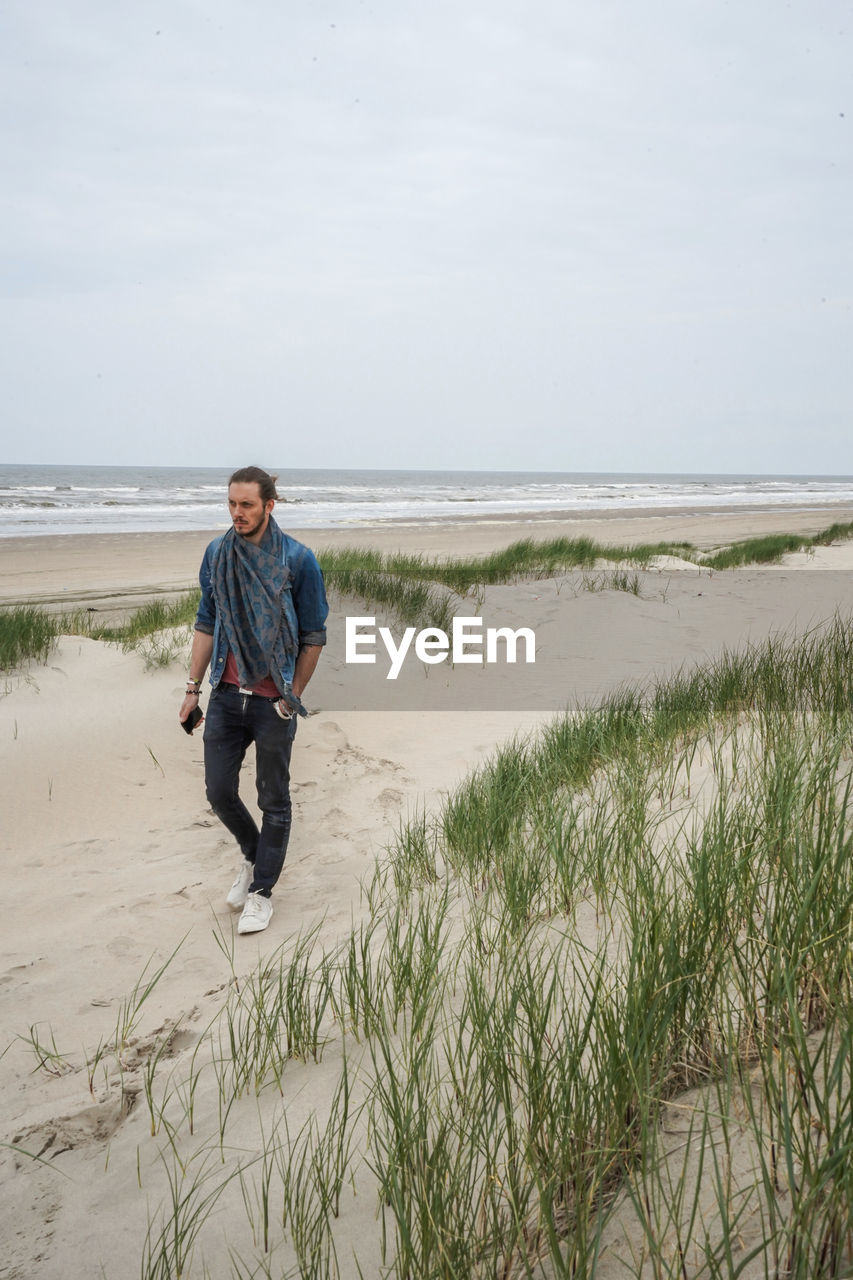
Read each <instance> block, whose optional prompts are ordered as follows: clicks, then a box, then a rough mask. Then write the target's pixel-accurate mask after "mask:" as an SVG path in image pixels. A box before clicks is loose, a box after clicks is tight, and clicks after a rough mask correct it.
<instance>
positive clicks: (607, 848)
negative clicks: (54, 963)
mask: <svg viewBox="0 0 853 1280" xmlns="http://www.w3.org/2000/svg"><path fill="white" fill-rule="evenodd" d="M851 690H853V624H851V622H850V621H843V620H841V619H837V620H836V621H835V623H834V624H833V625H831V626H829V627H827V628H826V629H824V630H822V631H820V632H814V633H813V634H811V635H810V636H807V637H806V638H805V639H803V640H798V641H796V642H793V641H791V642H787V641H783V640H774V641H772V642H767V643H765V644H763V645H760V646H755V647H753V648H751V649H749V650H746V651H744V652H743V653H737V654H727V655H724V656H723V657H721V658H720V659H719V660H718V661H717V662H715V663H713V664H711V665H710V666H709V667H707V668H706V669H704V670H701V671H695V672H692V673H690V674H689V675H683V676H680V677H677V678H675V679H673V680H668V681H659V682H656V683H653V684H651V685H649V686H648V687H646V688H643V689H637V688H625V689H623V690H622V691H621V692H619V693H617V694H615V695H614V696H613V697H612V698H610V699H608V701H607V702H606V703H605V704H603V705H602V706H600V707H597V708H593V709H590V710H584V711H578V712H577V713H576V714H574V715H571V716H563V717H561V718H560V719H558V720H555V721H553V722H552V723H551V724H549V725H547V726H545V727H544V728H543V729H542V730H541V731H539V732H538V733H536V734H535V735H533V736H531V737H529V738H526V739H519V740H517V741H515V742H513V743H511V744H510V745H509V746H507V747H505V748H503V749H502V750H500V751H498V752H496V753H495V754H494V755H493V757H492V758H491V759H490V760H489V761H487V762H486V763H485V764H484V765H482V766H481V767H479V768H477V769H476V770H474V771H473V772H472V774H471V775H470V777H469V778H468V780H467V781H466V782H465V783H464V784H463V785H462V786H461V787H460V788H458V789H457V791H455V792H454V793H453V794H452V795H450V796H448V797H447V799H446V800H445V801H444V802H443V803H442V804H441V805H439V807H438V808H437V809H436V811H435V812H433V813H430V814H426V813H419V814H416V815H413V816H412V817H411V818H410V819H409V820H408V821H406V822H404V823H403V824H402V825H401V828H400V831H399V834H398V837H397V838H396V839H395V840H394V841H393V842H392V844H391V846H390V848H389V849H388V851H387V853H386V855H385V856H384V857H382V858H381V859H380V860H379V861H378V862H377V865H376V868H375V871H374V875H373V878H372V880H371V881H370V882H369V883H368V884H366V885H365V902H366V909H365V914H364V917H363V919H362V920H361V921H358V922H356V923H355V925H354V926H353V928H352V930H351V931H350V932H349V933H345V934H344V936H343V937H341V938H339V939H338V940H335V939H331V938H328V937H326V936H325V935H324V933H323V930H322V929H321V928H319V927H318V925H317V924H316V922H312V923H310V924H309V925H308V927H307V928H306V929H304V930H303V931H301V932H299V933H297V934H296V935H295V936H293V937H291V938H288V939H286V940H285V942H283V943H282V945H281V946H280V947H278V948H275V949H273V950H272V951H271V953H267V954H266V955H264V957H263V958H262V959H261V960H260V961H258V963H257V965H256V966H255V967H254V968H251V967H250V970H249V972H248V973H247V974H246V973H242V972H241V971H240V970H239V967H238V965H237V962H236V959H235V945H234V940H226V938H225V937H224V936H222V937H220V949H221V951H222V953H223V956H224V957H225V960H226V965H227V973H226V975H225V977H226V981H225V983H224V992H225V994H224V997H223V1002H222V1004H221V1006H220V1008H219V1009H218V1010H217V1011H216V1013H215V1014H214V1016H213V1019H212V1021H211V1023H210V1025H209V1027H208V1028H207V1031H206V1032H205V1033H204V1034H203V1035H202V1037H201V1038H200V1039H199V1040H198V1042H197V1043H196V1044H195V1046H194V1048H193V1050H192V1053H185V1054H184V1055H183V1057H181V1058H178V1059H177V1060H176V1061H170V1060H169V1059H168V1057H167V1055H166V1054H165V1052H164V1051H163V1049H164V1046H163V1045H162V1044H160V1045H158V1044H157V1043H155V1044H154V1045H153V1046H152V1048H151V1053H150V1059H149V1061H150V1064H151V1066H150V1071H148V1072H147V1075H146V1087H145V1100H146V1103H147V1105H148V1107H149V1110H150V1116H151V1137H150V1144H149V1146H148V1147H145V1146H143V1147H142V1148H141V1149H140V1156H139V1161H140V1163H139V1169H140V1172H139V1179H140V1183H141V1184H144V1197H143V1196H142V1195H141V1194H140V1197H139V1200H140V1211H141V1212H142V1213H143V1215H144V1214H145V1212H146V1210H145V1206H144V1204H142V1203H141V1202H142V1201H143V1199H144V1200H145V1202H146V1203H149V1204H150V1206H151V1207H150V1209H149V1210H148V1211H147V1212H148V1215H149V1216H148V1219H147V1225H148V1229H147V1235H146V1236H145V1244H144V1249H143V1253H142V1263H141V1271H140V1274H141V1275H142V1276H143V1277H148V1276H154V1275H166V1274H172V1272H169V1271H168V1270H167V1269H166V1264H165V1262H164V1260H163V1259H164V1250H166V1249H167V1246H168V1253H169V1257H170V1258H172V1262H171V1264H170V1265H171V1266H172V1267H173V1270H174V1268H175V1267H176V1266H177V1265H178V1263H177V1260H178V1259H180V1268H181V1271H182V1274H185V1275H187V1276H190V1275H202V1274H204V1273H205V1272H204V1268H205V1247H206V1241H209V1244H208V1247H209V1248H210V1249H211V1250H212V1251H213V1253H214V1254H217V1256H218V1251H219V1250H220V1249H221V1243H220V1240H221V1237H220V1234H219V1231H218V1230H213V1229H212V1224H211V1233H210V1234H209V1235H208V1232H207V1218H208V1216H210V1215H212V1213H213V1207H214V1205H215V1206H216V1212H217V1213H219V1212H221V1211H223V1208H224V1206H225V1205H226V1204H227V1205H229V1206H230V1212H231V1214H232V1221H233V1215H234V1214H235V1213H236V1214H237V1215H238V1216H240V1215H242V1218H243V1221H244V1222H245V1224H246V1229H245V1232H244V1234H243V1235H242V1236H241V1235H240V1233H239V1232H236V1233H235V1231H234V1230H232V1229H229V1241H230V1243H231V1249H232V1254H231V1258H232V1268H231V1274H233V1275H234V1276H240V1277H242V1276H250V1275H275V1276H285V1275H287V1276H296V1275H299V1276H305V1277H329V1278H331V1277H338V1276H342V1275H356V1274H358V1271H357V1270H356V1266H355V1264H354V1263H353V1259H352V1252H351V1250H352V1237H351V1236H350V1235H349V1234H348V1233H349V1232H350V1230H351V1228H350V1226H349V1225H348V1223H350V1222H351V1221H352V1215H353V1214H358V1213H363V1214H364V1215H365V1221H366V1222H367V1224H368V1226H367V1231H366V1232H364V1233H362V1236H361V1237H360V1239H361V1241H362V1243H360V1244H359V1246H358V1249H357V1252H358V1259H357V1264H358V1268H359V1269H360V1273H361V1274H363V1275H368V1274H371V1275H372V1274H377V1275H380V1274H381V1275H382V1276H385V1277H396V1278H397V1280H411V1278H412V1277H415V1276H417V1277H418V1278H420V1277H440V1278H442V1280H456V1277H463V1276H464V1277H483V1278H485V1277H494V1276H497V1275H500V1276H504V1277H507V1278H509V1277H518V1276H525V1277H533V1276H536V1277H593V1276H597V1277H608V1280H609V1277H611V1276H616V1275H619V1276H623V1275H628V1276H636V1277H641V1276H642V1277H645V1276H652V1277H673V1278H675V1277H680V1278H682V1280H683V1277H684V1276H705V1275H707V1276H713V1277H728V1278H729V1280H734V1278H735V1277H741V1276H743V1277H751V1276H764V1277H776V1278H778V1280H781V1278H782V1277H783V1276H785V1277H788V1276H797V1277H801V1278H802V1280H806V1278H808V1280H813V1278H814V1277H836V1278H838V1280H840V1278H841V1277H844V1276H850V1275H851V1274H853V1182H852V1181H851V1179H853V1174H851V1169H853V1094H851V1089H853V1075H852V1074H851V1073H853V933H851V920H853V810H851V803H853V798H852V797H851V787H852V786H853V774H851V760H850V744H851V734H852V733H853V717H851ZM158 974H159V971H158ZM159 980H160V981H162V980H163V979H162V977H160V978H159ZM25 1039H26V1037H25ZM53 1043H54V1042H53V1039H52V1033H51V1032H50V1031H49V1029H48V1030H45V1031H41V1030H40V1032H39V1036H38V1040H37V1043H36V1042H35V1041H34V1043H33V1052H34V1053H35V1055H36V1061H37V1064H38V1066H39V1068H40V1070H41V1071H42V1072H43V1073H45V1074H46V1075H47V1077H48V1080H51V1079H52V1078H53V1074H54V1072H53V1069H54V1068H55V1066H56V1062H57V1061H58V1059H57V1057H56V1055H55V1054H54V1053H53ZM44 1045H48V1046H51V1050H50V1053H47V1054H46V1053H45V1051H44ZM61 1065H62V1071H63V1074H65V1073H67V1070H68V1069H69V1063H68V1062H67V1059H66V1058H65V1057H64V1056H63V1057H62V1061H61ZM70 1066H71V1069H73V1064H70ZM103 1087H104V1089H107V1090H108V1089H110V1088H114V1089H119V1088H123V1089H125V1090H126V1089H127V1088H128V1087H129V1084H128V1080H127V1064H124V1072H123V1074H122V1076H121V1078H120V1079H117V1080H116V1081H115V1082H114V1083H110V1082H109V1081H107V1082H105V1084H104V1086H103ZM63 1088H64V1089H65V1090H66V1092H65V1093H64V1094H63V1098H64V1099H67V1083H66V1084H65V1085H63ZM306 1088H308V1089H313V1090H314V1094H313V1096H314V1098H315V1103H314V1105H313V1106H312V1109H311V1113H310V1115H309V1118H308V1120H307V1121H306V1122H305V1124H304V1125H303V1126H302V1127H301V1128H299V1129H298V1130H297V1129H296V1127H295V1126H294V1127H293V1131H291V1129H289V1128H288V1123H289V1117H290V1115H291V1113H292V1107H293V1105H294V1104H295V1103H297V1102H298V1099H299V1097H300V1094H301V1091H302V1090H303V1089H306ZM63 1105H67V1101H65V1102H63ZM249 1135H251V1136H249ZM155 1189H159V1190H160V1193H161V1194H160V1199H159V1200H158V1199H157V1197H156V1195H155V1194H154V1192H155ZM354 1197H355V1198H354ZM211 1256H213V1254H212V1255H211ZM106 1274H107V1275H109V1274H110V1273H109V1269H108V1268H107V1271H106Z"/></svg>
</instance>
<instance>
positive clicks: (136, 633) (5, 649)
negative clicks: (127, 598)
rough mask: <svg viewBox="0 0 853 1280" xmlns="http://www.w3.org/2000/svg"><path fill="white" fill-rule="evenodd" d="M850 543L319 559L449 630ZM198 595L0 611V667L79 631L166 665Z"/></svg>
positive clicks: (596, 546)
mask: <svg viewBox="0 0 853 1280" xmlns="http://www.w3.org/2000/svg"><path fill="white" fill-rule="evenodd" d="M851 537H853V524H833V525H831V526H830V527H829V528H828V529H825V530H823V531H822V532H821V533H818V534H816V535H814V536H813V537H807V536H799V535H793V534H777V535H774V536H770V537H762V538H748V539H745V540H743V541H741V542H735V543H732V544H731V545H730V546H727V547H724V548H721V549H719V550H717V551H714V552H712V553H702V552H699V551H698V550H697V549H696V548H695V547H694V546H692V545H691V544H690V543H688V542H658V543H647V544H643V545H640V546H635V547H627V546H612V545H608V544H600V543H596V542H594V541H593V540H592V539H590V538H555V539H551V540H549V541H535V540H534V539H532V538H523V539H521V540H520V541H517V542H514V543H512V544H511V545H510V546H508V547H505V548H503V549H502V550H499V551H495V552H492V553H491V554H489V555H486V556H474V557H453V558H450V559H445V560H439V559H437V558H435V557H428V556H419V555H402V554H399V553H395V554H385V553H382V552H379V551H374V550H371V549H370V548H366V547H345V548H340V549H337V550H328V551H324V552H323V553H322V555H321V556H320V563H321V566H322V569H323V573H324V576H325V578H326V583H327V585H328V587H329V588H330V589H331V590H333V591H337V592H338V593H340V594H341V595H342V596H348V597H355V598H358V599H360V600H363V601H365V602H366V603H367V604H368V605H375V606H380V607H382V608H383V609H386V610H387V611H389V612H390V613H392V614H394V615H396V616H397V617H398V618H399V619H400V620H401V621H402V622H404V623H407V624H414V625H422V626H426V625H428V626H435V627H440V628H441V629H442V630H444V631H448V630H449V629H450V621H451V618H452V615H453V612H454V608H455V605H456V604H457V603H458V599H459V598H460V597H463V596H466V595H470V594H472V593H473V594H478V593H482V591H483V589H484V588H485V587H487V586H493V585H497V584H500V583H507V582H515V581H523V580H525V579H527V580H530V579H534V580H535V579H540V578H548V577H553V576H554V575H555V574H558V573H562V572H566V571H569V570H572V569H584V570H592V569H594V568H595V567H596V566H598V565H601V564H607V563H608V562H609V563H611V564H621V565H624V564H627V565H630V566H632V567H636V568H644V567H647V566H648V565H649V564H650V562H651V561H652V560H654V558H655V557H656V556H662V555H672V556H678V557H679V558H681V559H683V560H690V561H692V562H694V563H695V564H697V565H699V566H700V567H702V568H707V569H711V570H715V569H727V568H736V567H742V566H744V565H748V564H772V563H778V561H779V560H780V559H781V558H782V556H783V555H785V554H786V553H788V552H792V551H803V550H809V549H810V548H814V547H817V546H827V545H829V544H830V543H832V542H839V541H844V540H846V539H849V538H851ZM585 585H586V587H587V589H590V590H601V589H604V588H610V589H611V590H618V591H628V592H631V593H633V594H638V593H639V589H640V585H639V580H638V578H637V576H636V574H629V573H627V572H625V571H624V570H622V571H616V572H612V573H610V574H608V575H607V576H606V577H604V578H595V579H589V578H588V579H586V580H585ZM198 599H199V593H198V591H197V590H194V591H189V592H187V593H186V595H184V596H183V597H181V598H180V599H179V600H177V601H174V602H172V603H165V602H162V601H157V600H155V601H152V602H151V603H149V604H146V605H144V606H143V607H142V608H141V609H139V610H136V611H135V612H134V613H132V614H131V616H130V617H129V618H128V620H127V621H126V622H125V623H124V624H122V625H119V626H111V627H103V626H99V624H98V623H97V621H95V620H93V618H92V616H91V615H89V614H87V613H83V612H80V611H78V612H76V613H73V614H49V613H47V612H46V611H45V610H41V609H38V608H36V607H32V606H16V607H15V608H12V609H0V671H12V670H14V669H16V668H17V667H19V666H21V665H22V664H24V663H25V662H28V661H31V660H35V661H45V660H46V658H47V656H48V655H49V654H50V652H51V651H52V649H53V646H54V645H55V643H56V640H57V639H58V637H59V636H60V635H85V636H88V637H90V638H91V639H95V640H107V641H111V642H113V643H117V644H121V645H122V646H123V647H125V648H126V649H132V648H140V647H143V648H144V649H145V652H146V658H147V660H148V661H149V662H150V663H151V664H152V665H164V664H166V663H168V662H169V661H170V660H171V658H172V657H173V656H174V653H175V652H176V651H177V650H176V645H174V644H170V643H169V642H168V640H167V639H165V638H164V639H163V640H162V641H161V642H160V643H159V644H158V643H151V644H148V645H146V644H145V642H146V640H147V639H148V638H149V637H151V636H158V635H160V634H161V633H164V632H167V631H169V630H171V629H175V628H178V627H189V626H191V624H192V622H193V619H194V618H195V613H196V609H197V607H198ZM178 647H179V646H178Z"/></svg>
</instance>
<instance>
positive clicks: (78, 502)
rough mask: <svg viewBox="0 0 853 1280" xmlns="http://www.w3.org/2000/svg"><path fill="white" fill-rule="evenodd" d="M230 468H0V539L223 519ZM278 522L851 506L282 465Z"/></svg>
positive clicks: (710, 487)
mask: <svg viewBox="0 0 853 1280" xmlns="http://www.w3.org/2000/svg"><path fill="white" fill-rule="evenodd" d="M228 475H229V471H228V470H220V469H218V468H199V467H193V468H181V467H68V466H0V537H22V536H25V535H33V534H36V535H38V534H62V533H145V532H156V531H161V532H165V531H172V530H182V529H205V530H206V529H211V530H216V529H224V528H227V527H228V524H229V520H228V513H227V509H226V506H225V487H226V483H227V480H228ZM279 475H280V481H279V492H280V493H281V494H282V495H283V497H284V504H285V509H284V510H280V511H279V513H278V515H279V519H280V522H281V523H282V524H283V525H284V526H285V527H286V528H288V529H317V528H336V527H337V528H358V526H359V525H363V524H377V523H384V522H388V521H395V522H399V521H403V522H406V521H423V520H426V521H430V520H433V521H445V520H452V519H454V518H460V517H466V518H472V517H473V518H475V519H476V518H477V517H478V516H480V517H490V518H500V517H501V516H502V515H505V516H507V517H509V516H510V515H513V514H519V513H521V514H528V515H535V514H537V513H540V512H545V511H558V512H561V513H563V514H565V515H566V516H571V515H572V514H573V513H576V512H583V511H589V510H594V509H602V508H603V509H605V510H608V511H614V512H615V511H619V510H624V511H628V510H630V509H631V508H632V507H633V508H649V509H658V510H662V511H663V510H666V509H667V508H674V507H681V506H690V507H696V508H700V509H705V510H720V511H722V510H727V509H731V508H735V507H752V508H755V507H762V508H774V507H782V508H783V507H786V506H797V507H811V508H814V509H820V508H821V507H824V506H830V505H832V504H834V503H850V504H853V476H771V475H767V476H733V475H729V476H727V475H636V474H634V475H632V474H622V475H620V474H597V473H572V472H565V473H562V472H525V471H517V472H508V471H507V472H503V471H341V470H332V469H323V470H315V471H309V470H300V469H295V470H289V469H285V468H281V470H280V472H279Z"/></svg>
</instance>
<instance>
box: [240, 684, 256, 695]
mask: <svg viewBox="0 0 853 1280" xmlns="http://www.w3.org/2000/svg"><path fill="white" fill-rule="evenodd" d="M237 692H238V693H246V694H248V695H249V697H250V698H252V697H254V693H253V691H252V690H251V689H244V688H243V686H242V685H241V684H238V686H237Z"/></svg>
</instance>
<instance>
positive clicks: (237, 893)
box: [225, 858, 255, 911]
mask: <svg viewBox="0 0 853 1280" xmlns="http://www.w3.org/2000/svg"><path fill="white" fill-rule="evenodd" d="M254 877H255V864H254V862H250V861H249V859H248V858H247V859H246V860H245V862H244V863H243V865H242V867H241V868H240V873H239V875H238V876H237V879H236V880H235V881H234V883H233V884H232V886H231V888H230V889H229V890H228V897H227V898H226V899H225V901H226V902H227V903H228V905H229V907H231V909H232V911H242V909H243V907H245V905H246V898H247V897H248V894H249V885H250V884H251V883H252V880H253V879H254Z"/></svg>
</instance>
